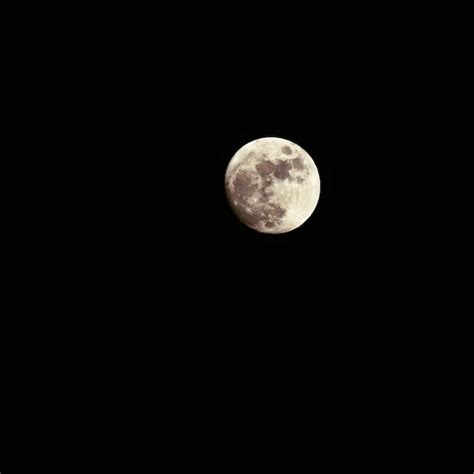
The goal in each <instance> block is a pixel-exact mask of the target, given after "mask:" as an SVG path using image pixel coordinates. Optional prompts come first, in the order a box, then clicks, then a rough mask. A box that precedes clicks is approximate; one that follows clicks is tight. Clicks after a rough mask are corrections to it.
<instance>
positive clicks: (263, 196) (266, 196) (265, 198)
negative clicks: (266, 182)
mask: <svg viewBox="0 0 474 474" xmlns="http://www.w3.org/2000/svg"><path fill="white" fill-rule="evenodd" d="M271 196H273V192H272V191H269V190H268V189H267V187H264V188H263V189H262V193H261V196H260V200H261V201H263V202H267V201H268V200H269V199H270V197H271Z"/></svg>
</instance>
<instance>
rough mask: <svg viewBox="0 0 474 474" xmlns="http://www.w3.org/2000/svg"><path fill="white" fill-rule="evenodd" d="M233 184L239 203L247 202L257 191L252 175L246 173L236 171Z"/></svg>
mask: <svg viewBox="0 0 474 474" xmlns="http://www.w3.org/2000/svg"><path fill="white" fill-rule="evenodd" d="M233 184H234V191H235V195H236V196H237V198H238V200H239V201H247V200H248V199H249V198H250V197H251V196H252V195H253V194H254V193H255V191H256V190H257V189H258V184H257V183H254V182H253V180H252V174H251V173H249V172H248V171H242V170H241V171H238V172H237V174H236V176H235V178H234V180H233Z"/></svg>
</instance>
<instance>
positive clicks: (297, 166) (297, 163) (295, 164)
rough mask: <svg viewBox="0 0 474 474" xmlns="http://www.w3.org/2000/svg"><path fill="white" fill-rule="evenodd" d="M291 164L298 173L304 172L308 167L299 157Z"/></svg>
mask: <svg viewBox="0 0 474 474" xmlns="http://www.w3.org/2000/svg"><path fill="white" fill-rule="evenodd" d="M291 163H292V165H293V168H295V170H298V171H303V170H305V169H306V166H305V165H304V163H303V160H302V159H301V158H300V157H299V156H298V158H293V159H292V160H291Z"/></svg>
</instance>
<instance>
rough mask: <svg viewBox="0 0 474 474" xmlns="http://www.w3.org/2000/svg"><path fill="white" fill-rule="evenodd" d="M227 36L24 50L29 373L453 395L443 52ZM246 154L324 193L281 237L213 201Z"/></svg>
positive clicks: (379, 398) (252, 392) (369, 398)
mask: <svg viewBox="0 0 474 474" xmlns="http://www.w3.org/2000/svg"><path fill="white" fill-rule="evenodd" d="M289 21H290V20H289ZM99 26H100V25H99ZM227 26H228V28H227V27H226V26H225V24H224V25H223V26H220V27H219V26H217V27H216V29H215V30H212V32H210V33H209V34H207V35H205V34H202V35H200V34H199V31H200V29H199V28H197V32H196V34H190V35H189V37H188V39H186V40H183V38H182V37H179V36H180V35H179V34H177V37H176V38H173V37H170V36H167V35H165V34H163V35H161V34H160V33H159V32H158V33H157V32H156V29H152V28H148V29H147V28H144V29H138V30H139V31H135V30H133V31H135V33H134V34H133V35H132V36H133V40H132V39H131V37H130V36H129V35H126V34H124V33H123V30H121V31H122V35H119V34H118V33H113V32H112V29H110V30H109V27H110V28H112V26H110V25H109V26H108V27H107V28H105V27H104V25H102V27H100V28H97V29H96V30H95V31H96V33H94V36H93V38H94V40H92V39H89V40H88V41H79V40H78V37H77V36H74V35H72V36H73V38H72V39H70V40H68V41H64V42H58V41H57V37H53V38H52V40H51V41H50V42H47V43H46V46H44V45H43V46H38V47H37V49H35V48H36V47H35V45H30V48H29V56H28V58H29V59H28V60H29V69H28V70H29V73H31V74H34V77H35V80H34V81H31V78H30V76H29V75H28V74H25V75H22V76H21V82H20V87H22V88H23V89H22V90H23V93H22V100H21V102H22V104H23V107H24V108H23V109H22V110H25V111H28V113H25V114H24V115H23V117H22V118H23V119H24V120H26V121H27V122H28V124H27V125H28V130H29V133H28V134H26V135H25V136H24V137H23V138H22V140H20V142H19V143H18V147H19V148H18V150H17V162H16V163H18V164H20V165H21V170H20V171H18V170H17V171H16V172H15V171H14V172H13V173H14V174H13V179H9V180H8V188H9V190H10V191H11V192H10V193H9V195H8V199H9V210H8V214H7V219H8V220H9V222H10V223H11V226H10V229H11V232H10V234H9V235H10V236H11V249H12V251H11V257H12V260H13V262H14V264H12V265H11V266H9V267H8V268H9V269H11V271H10V270H9V271H10V275H11V277H10V284H11V288H12V289H13V290H14V291H12V292H11V294H12V295H13V294H14V295H18V297H15V298H14V299H15V305H14V306H13V308H14V311H16V312H17V314H16V316H15V318H16V319H15V321H16V322H15V324H14V325H15V329H16V330H15V342H16V345H17V358H18V362H19V363H20V365H21V366H22V367H23V373H24V374H26V375H25V377H26V378H27V379H28V380H31V381H34V383H35V384H39V385H41V384H44V385H48V384H55V383H56V384H58V383H70V384H78V385H81V386H91V387H92V386H99V387H101V386H102V387H103V386H110V385H112V386H114V385H117V386H130V384H133V385H136V386H139V387H148V388H150V387H151V389H153V390H158V391H163V392H166V393H168V394H170V393H172V394H174V395H177V396H180V397H183V396H191V397H194V396H196V397H199V396H202V395H204V396H208V397H217V398H218V399H220V400H227V399H234V398H235V399H238V400H246V401H247V402H249V401H250V402H252V401H253V400H263V399H265V400H281V399H285V397H290V396H296V397H303V398H304V397H309V398H313V399H317V400H325V401H328V400H331V401H332V402H330V403H336V402H335V400H338V402H337V403H340V402H341V403H347V404H349V405H347V404H346V405H345V406H346V407H347V406H353V404H355V403H356V401H357V403H363V404H364V405H363V406H364V407H366V408H367V409H369V412H370V410H376V409H375V408H369V407H381V410H382V412H384V410H385V409H386V408H387V407H388V406H391V407H392V410H395V412H396V413H398V414H400V413H402V412H403V409H402V408H400V407H405V408H406V407H412V408H413V407H417V409H418V408H420V407H428V406H430V405H429V403H430V402H429V400H432V398H431V397H432V396H434V395H433V394H434V393H436V394H437V395H438V396H439V394H440V393H441V394H447V392H448V391H449V389H448V388H447V384H446V382H445V381H446V379H449V377H454V376H453V375H451V372H450V368H449V366H448V358H447V357H446V352H448V351H449V350H450V349H448V348H451V347H452V340H451V338H452V337H454V336H452V333H451V332H450V330H448V328H449V327H450V325H449V323H448V322H447V318H450V317H452V313H453V311H454V310H453V309H452V306H450V304H451V302H452V298H453V297H452V291H451V287H450V286H449V284H447V283H446V275H449V274H450V273H449V272H454V273H456V271H457V270H456V269H457V265H458V264H459V259H460V258H461V257H460V250H459V246H460V243H461V241H462V239H463V238H464V234H462V233H461V231H460V229H461V228H462V223H463V222H464V219H465V218H466V215H467V199H466V194H465V188H463V187H462V186H463V185H462V183H463V178H459V177H458V178H456V176H457V173H458V172H459V170H458V169H457V164H456V163H455V162H454V161H452V160H450V157H448V156H444V155H442V154H440V150H439V142H440V141H442V139H443V127H440V111H441V110H442V109H443V107H444V105H445V104H444V103H443V102H442V100H443V99H442V98H440V95H439V94H438V90H439V87H440V84H439V82H436V81H435V80H434V79H433V78H434V77H439V76H436V71H437V63H436V57H437V53H436V51H438V49H437V48H434V47H433V48H430V47H429V45H428V44H427V42H426V41H425V40H424V39H423V38H424V35H421V36H420V38H418V34H417V29H416V28H413V27H412V28H410V27H409V28H408V30H405V32H404V33H403V34H402V33H400V32H399V31H398V30H397V29H396V28H393V29H389V31H388V32H385V34H384V26H383V25H381V26H379V27H377V28H375V30H374V31H371V32H366V34H364V33H363V32H359V34H358V35H355V36H353V35H349V34H348V35H347V36H344V37H341V36H338V35H337V34H336V33H333V35H331V34H330V33H329V32H325V31H324V32H322V34H321V35H320V36H318V35H316V34H313V30H314V29H313V30H308V32H307V33H305V34H304V35H301V34H299V33H298V34H296V33H293V34H292V35H290V37H291V40H288V37H285V36H284V35H276V34H275V35H274V36H269V33H268V32H267V31H266V30H265V31H260V30H259V27H258V23H257V22H256V23H252V21H250V23H249V25H248V28H247V29H248V35H247V37H246V39H245V41H243V40H241V39H240V37H238V36H237V33H236V31H235V30H234V29H233V26H231V25H230V24H229V25H227ZM118 30H120V28H118ZM113 31H115V29H114V30H113ZM193 31H194V30H193ZM259 31H260V33H261V34H258V32H259ZM270 31H271V28H270ZM407 35H410V36H409V39H408V37H407ZM178 37H179V38H178ZM432 46H433V44H432ZM263 136H280V137H284V138H287V139H289V140H292V141H294V142H296V143H298V144H299V145H301V146H302V147H303V148H305V149H306V150H307V151H308V152H309V153H310V155H311V156H312V157H313V158H314V160H315V162H316V164H317V166H318V169H319V172H320V176H321V197H320V201H319V204H318V207H317V209H316V212H315V213H314V214H313V216H312V217H311V219H310V220H309V221H307V223H305V224H304V225H303V226H302V227H300V228H299V229H297V230H295V231H293V232H291V233H288V234H285V235H278V236H271V235H262V234H258V233H256V232H254V231H252V230H250V229H248V228H246V227H245V226H243V225H241V224H240V223H239V222H238V221H237V219H236V218H235V217H234V216H233V215H232V213H231V211H230V209H229V207H228V205H227V203H226V201H225V194H224V186H223V180H224V173H225V169H226V166H227V163H228V161H229V160H230V158H231V157H232V155H233V153H235V151H236V150H237V149H238V148H240V147H241V146H242V145H243V144H245V143H247V142H248V141H250V140H253V139H255V138H259V137H263ZM32 150H33V151H34V153H31V151H32ZM453 179H458V180H459V181H458V182H459V183H460V185H459V186H457V187H456V188H457V189H456V190H452V187H451V182H452V180H453ZM447 269H449V270H447ZM18 290H19V291H18ZM441 335H442V336H441ZM433 403H434V402H433ZM394 407H395V408H394ZM396 407H398V408H396ZM346 409H347V408H346ZM413 409H414V408H413ZM397 410H398V411H397ZM425 410H426V418H424V420H425V421H426V420H428V419H429V416H428V411H429V409H428V408H425ZM391 413H392V415H390V416H394V415H393V411H392V412H391ZM372 415H373V419H374V420H375V419H376V415H375V412H374V411H372Z"/></svg>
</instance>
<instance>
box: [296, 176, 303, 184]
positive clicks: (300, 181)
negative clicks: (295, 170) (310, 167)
mask: <svg viewBox="0 0 474 474" xmlns="http://www.w3.org/2000/svg"><path fill="white" fill-rule="evenodd" d="M296 182H298V183H300V184H301V183H304V178H302V177H301V176H298V177H297V178H296Z"/></svg>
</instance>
